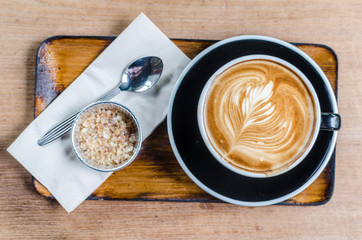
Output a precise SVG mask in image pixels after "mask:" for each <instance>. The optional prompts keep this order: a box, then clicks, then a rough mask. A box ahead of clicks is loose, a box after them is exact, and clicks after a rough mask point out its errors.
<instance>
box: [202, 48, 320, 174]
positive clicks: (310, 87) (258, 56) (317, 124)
mask: <svg viewBox="0 0 362 240" xmlns="http://www.w3.org/2000/svg"><path fill="white" fill-rule="evenodd" d="M258 59H260V60H269V61H273V62H276V63H279V64H281V65H283V66H285V67H286V68H288V69H290V70H291V71H292V72H294V73H295V74H297V76H299V77H300V78H301V79H302V80H303V82H304V83H305V86H306V88H307V89H308V91H309V92H310V93H311V95H312V98H313V103H314V109H315V117H316V120H315V121H314V124H315V127H314V129H313V136H312V138H311V140H310V141H309V143H308V146H307V148H306V149H305V151H304V152H303V153H302V154H301V155H300V156H299V157H298V158H297V159H296V160H294V161H293V163H292V164H291V165H289V166H288V167H287V168H286V169H284V170H282V171H279V172H277V173H275V174H273V173H272V174H270V175H269V174H265V173H255V172H249V171H246V170H243V169H240V168H237V167H235V166H233V165H231V164H230V163H228V162H227V161H226V160H225V159H224V158H223V157H222V156H220V154H218V153H217V151H216V150H215V149H214V147H213V146H212V143H211V142H210V139H209V137H208V136H207V133H206V130H205V124H204V117H205V116H204V107H205V104H204V103H205V100H206V96H207V93H208V90H209V87H210V86H211V84H212V83H213V81H214V79H215V78H216V77H217V76H218V75H219V74H221V73H222V72H224V71H225V70H226V69H227V68H229V67H231V66H233V65H235V64H238V63H241V62H246V61H250V60H258ZM197 111H198V114H197V122H198V126H199V130H200V133H201V137H202V139H203V141H204V143H205V145H206V147H207V148H208V150H209V151H210V153H211V154H212V155H213V156H214V158H215V159H216V160H217V161H219V162H220V163H221V164H222V165H223V166H224V167H226V168H228V169H230V170H231V171H233V172H235V173H237V174H240V175H244V176H247V177H254V178H268V177H274V176H278V175H281V174H284V173H286V172H288V171H289V170H291V169H293V168H294V167H296V166H297V165H298V164H299V163H301V162H302V161H303V160H304V158H305V157H306V156H307V155H308V154H309V152H310V150H311V149H312V148H313V146H314V144H315V141H316V139H317V137H318V133H319V130H320V124H321V123H320V122H321V109H320V104H319V100H318V95H317V93H316V91H315V89H314V87H313V85H312V83H311V82H310V81H309V79H308V78H307V77H306V76H305V75H304V73H302V72H301V71H300V70H299V69H298V68H297V67H295V66H294V65H292V64H291V63H289V62H287V61H285V60H283V59H281V58H278V57H274V56H271V55H265V54H252V55H246V56H243V57H239V58H236V59H233V60H232V61H230V62H228V63H226V64H224V65H223V66H222V67H220V68H219V69H218V70H217V71H216V72H215V73H214V74H213V75H212V76H211V77H210V78H209V79H208V80H207V82H206V84H205V85H204V87H203V89H202V92H201V95H200V98H199V102H198V107H197Z"/></svg>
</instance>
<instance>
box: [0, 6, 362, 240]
mask: <svg viewBox="0 0 362 240" xmlns="http://www.w3.org/2000/svg"><path fill="white" fill-rule="evenodd" d="M148 2H149V3H148ZM140 12H144V13H145V14H146V15H147V16H148V17H149V18H150V19H151V20H152V21H153V22H154V23H155V24H156V25H157V26H158V27H159V28H160V29H161V30H162V31H163V32H164V33H165V34H166V35H167V36H168V37H170V38H188V39H210V40H213V39H223V38H227V37H231V36H234V35H241V34H261V35H269V36H272V37H277V38H280V39H283V40H286V41H290V42H305V43H321V44H325V45H328V46H330V47H331V48H332V49H334V51H335V52H336V53H337V56H338V59H339V76H338V77H339V94H338V102H339V112H340V114H341V115H342V119H343V126H342V130H341V131H340V134H339V136H338V143H337V156H336V172H335V173H336V178H335V189H334V195H333V197H332V199H331V201H330V202H328V203H327V204H325V205H321V206H308V207H302V206H268V207H260V208H249V207H240V206H234V205H231V204H226V203H198V202H194V203H190V202H188V203H182V202H162V201H149V202H143V201H91V200H90V201H85V202H84V203H82V204H81V205H80V206H79V207H78V208H77V209H76V210H75V211H74V212H72V213H70V214H67V213H66V212H65V210H64V209H63V208H62V207H61V206H60V205H59V204H58V203H57V202H56V201H54V200H49V199H46V198H44V197H43V196H41V195H39V194H38V193H37V192H36V191H35V190H34V187H33V185H32V179H31V176H30V174H29V173H28V172H27V171H26V170H25V169H24V168H23V167H22V166H21V165H20V164H19V163H18V162H17V161H16V160H14V158H13V157H11V156H10V154H9V153H7V151H6V148H7V147H8V146H9V145H10V144H11V142H12V141H14V140H15V138H16V137H17V136H18V135H19V134H20V133H21V131H22V130H23V129H24V128H25V127H26V126H27V125H28V124H29V123H30V122H31V121H32V119H33V110H34V89H35V86H34V84H35V81H34V79H35V55H36V51H37V48H38V46H39V44H40V43H41V42H42V41H43V40H44V39H45V38H48V37H50V36H53V35H62V34H64V35H104V36H115V35H118V34H119V33H120V32H121V31H122V30H123V29H124V28H125V27H126V26H127V25H128V24H129V23H130V22H131V21H132V20H133V19H134V18H135V17H136V16H137V15H138V14H139V13H140ZM361 24H362V3H360V1H358V0H353V1H328V2H327V1H324V0H321V1H305V0H303V1H293V2H290V1H281V0H279V1H270V0H268V1H267V0H264V1H248V0H246V1H228V0H225V1H222V0H219V1H194V0H184V1H167V0H165V1H155V2H154V3H151V1H137V0H136V1H120V2H117V1H77V2H75V1H67V0H63V1H6V0H0V31H1V34H0V43H1V44H0V46H1V47H2V50H1V51H0V56H1V58H0V72H1V77H0V81H1V88H0V123H1V124H0V169H2V171H1V173H0V186H1V188H0V239H12V238H13V239H25V238H29V239H38V238H47V239H63V238H65V239H68V238H86V237H87V236H88V237H89V238H91V239H100V238H105V237H108V238H122V239H155V238H162V239H188V238H192V239H203V238H204V239H260V238H262V239H278V238H285V239H356V238H362V204H360V199H361V198H362V161H361V159H362V151H361V145H362V124H361V122H362V107H361V104H362V81H361V79H360V78H361V76H362V60H361V59H362V57H361V56H362V30H361Z"/></svg>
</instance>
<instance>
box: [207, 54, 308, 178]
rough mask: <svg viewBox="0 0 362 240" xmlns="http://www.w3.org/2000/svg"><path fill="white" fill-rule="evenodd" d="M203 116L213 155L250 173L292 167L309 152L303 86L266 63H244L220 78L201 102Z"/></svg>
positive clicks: (291, 75) (286, 71)
mask: <svg viewBox="0 0 362 240" xmlns="http://www.w3.org/2000/svg"><path fill="white" fill-rule="evenodd" d="M204 116H205V126H206V130H207V135H208V138H209V140H210V142H211V143H212V145H213V147H214V148H215V150H216V151H217V152H218V153H219V154H220V155H221V156H222V157H223V158H224V159H225V160H226V161H227V162H229V163H231V164H232V165H234V166H236V167H238V168H241V169H244V170H248V171H252V172H265V171H272V170H275V169H278V168H283V167H285V166H289V165H290V164H292V163H293V162H294V160H296V159H297V158H298V156H300V155H301V154H302V153H303V151H305V149H306V148H307V147H308V143H309V142H310V140H311V138H312V135H313V129H314V124H315V110H314V104H313V100H312V97H311V94H310V93H309V91H308V89H307V88H306V87H305V85H304V83H303V81H302V80H301V79H300V78H299V77H298V76H297V75H296V74H295V73H294V72H292V71H291V70H289V69H288V68H286V67H284V66H282V65H280V64H278V63H276V62H272V61H269V60H249V61H246V62H242V63H239V64H236V65H233V66H231V67H229V68H228V69H227V70H225V71H224V72H222V73H221V74H219V75H218V76H217V77H216V78H215V80H214V81H213V83H212V85H211V86H210V89H209V92H208V94H207V96H206V102H205V111H204Z"/></svg>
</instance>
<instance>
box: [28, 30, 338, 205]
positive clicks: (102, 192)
mask: <svg viewBox="0 0 362 240" xmlns="http://www.w3.org/2000/svg"><path fill="white" fill-rule="evenodd" d="M113 39H114V38H113V37H75V36H55V37H50V38H48V39H46V40H45V41H44V42H43V43H42V44H41V45H40V47H39V50H38V53H37V63H36V73H35V75H36V79H35V86H36V87H35V112H34V115H35V116H37V115H39V114H40V113H41V111H42V110H44V109H45V107H46V106H47V105H48V104H49V103H51V101H53V99H54V98H55V97H56V96H58V95H59V94H60V93H61V92H62V91H63V90H64V89H65V88H66V87H67V86H68V85H69V84H70V83H72V81H73V80H74V79H75V78H76V77H77V76H78V75H79V74H80V73H82V72H83V71H84V70H85V68H86V67H87V66H88V65H89V64H90V63H91V62H92V61H93V60H94V59H95V58H96V57H97V56H98V55H99V53H100V52H101V51H102V50H103V49H105V48H106V47H107V46H108V45H109V44H110V43H111V41H112V40H113ZM173 42H174V43H175V44H176V45H177V46H178V47H179V48H180V49H181V50H182V51H183V52H184V53H185V54H186V55H187V56H188V57H189V58H191V59H192V58H193V57H194V56H196V55H197V54H198V53H200V52H201V51H202V50H204V49H205V48H206V47H208V46H210V45H211V44H213V43H215V41H204V40H173ZM296 45H297V46H298V48H300V49H302V50H303V51H305V52H306V53H307V54H308V55H309V56H310V57H312V58H313V59H315V61H316V62H317V63H318V65H319V66H320V67H321V68H322V70H323V71H324V72H325V73H326V75H327V76H328V78H329V80H330V82H331V85H332V88H333V89H334V91H335V93H337V57H336V56H335V53H334V52H333V50H332V49H330V48H328V47H327V46H322V45H313V44H300V43H299V44H296ZM334 166H335V156H334V155H333V157H332V159H331V160H330V163H329V164H328V165H327V167H326V168H325V170H324V171H323V172H322V174H321V175H320V176H319V177H318V178H317V180H316V181H315V182H314V183H313V184H312V185H311V186H309V187H308V188H307V189H306V190H305V191H303V192H301V193H300V194H298V195H297V196H294V197H293V198H291V199H289V200H287V201H285V202H284V203H283V204H293V205H320V204H325V203H326V202H328V201H329V200H330V198H331V197H332V194H333V187H334V171H335V169H334ZM34 185H35V188H36V189H37V191H38V192H39V193H40V194H41V195H43V196H46V197H51V193H50V192H49V191H48V190H47V189H46V188H45V187H43V186H42V185H41V184H40V183H39V182H38V181H36V180H35V179H34ZM89 199H98V200H100V199H115V200H116V199H117V200H126V199H127V200H168V201H170V200H171V201H198V202H221V201H218V200H216V199H215V198H214V197H212V196H211V195H209V194H207V193H206V192H205V191H203V190H202V189H201V188H199V187H198V186H197V185H196V184H195V183H193V182H192V181H191V179H190V178H189V177H188V176H187V175H186V174H185V173H184V171H183V170H182V169H181V167H180V166H179V164H178V162H177V160H176V158H175V157H174V154H173V152H172V149H171V146H170V143H169V139H168V135H167V127H166V121H164V122H163V123H162V124H161V125H160V126H159V127H158V128H157V129H156V130H155V131H154V132H153V134H152V135H151V136H150V137H148V138H147V139H146V141H145V142H144V143H143V144H142V148H141V151H140V154H139V155H138V156H137V158H136V159H135V161H134V162H133V163H132V164H131V165H130V166H128V167H127V168H125V169H122V171H116V172H114V173H113V174H112V175H111V177H109V178H108V179H107V181H105V182H104V183H103V184H102V185H101V186H100V187H99V188H98V189H97V190H96V191H95V192H94V193H93V194H92V195H91V196H90V197H89Z"/></svg>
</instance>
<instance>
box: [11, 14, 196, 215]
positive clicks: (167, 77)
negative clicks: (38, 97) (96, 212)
mask: <svg viewBox="0 0 362 240" xmlns="http://www.w3.org/2000/svg"><path fill="white" fill-rule="evenodd" d="M143 56H158V57H160V58H161V59H162V61H163V63H164V70H163V73H162V76H161V78H160V79H159V81H158V82H157V84H156V85H155V86H154V87H153V88H151V89H150V90H148V91H146V92H142V93H132V92H121V93H120V94H119V95H118V96H116V97H114V98H113V99H112V101H115V102H118V103H121V104H123V105H125V106H126V107H128V108H129V109H130V110H131V111H132V112H133V113H134V114H135V115H136V117H137V118H138V120H139V122H140V125H141V127H142V130H143V136H144V139H145V138H146V137H147V136H149V135H150V134H151V133H152V131H153V130H154V129H155V128H156V127H157V125H158V124H159V123H161V122H162V120H163V119H164V118H165V116H166V113H167V108H168V102H169V97H170V95H171V91H172V89H173V87H174V85H175V83H176V80H177V78H178V76H179V75H180V74H181V72H182V70H183V69H184V68H185V67H186V65H187V64H188V63H189V61H190V59H189V58H188V57H186V55H185V54H184V53H183V52H182V51H181V50H180V49H179V48H178V47H177V46H176V45H174V44H173V43H172V42H171V41H170V40H169V39H168V38H167V37H166V36H165V35H164V34H163V33H162V32H161V31H160V30H159V29H158V28H157V27H156V26H155V25H154V24H153V23H152V22H151V21H150V20H149V19H148V18H147V17H146V16H145V15H144V14H140V15H139V16H138V17H137V18H136V19H135V20H134V21H133V22H132V23H131V24H130V25H129V26H128V27H127V28H126V29H125V30H124V31H123V32H122V33H121V34H120V35H119V36H118V37H117V38H116V39H115V40H114V41H113V42H112V43H111V44H110V45H109V46H108V47H107V48H106V49H105V50H104V51H103V52H102V53H101V55H99V56H98V57H97V59H95V60H94V61H93V62H92V64H91V65H89V66H88V68H87V69H86V70H85V71H84V72H83V73H82V74H81V75H80V76H79V77H78V78H77V79H76V80H75V81H74V82H73V83H72V84H71V85H70V86H69V87H68V88H67V89H66V90H65V91H64V92H63V93H62V94H61V95H59V96H58V97H57V98H56V99H55V100H54V101H53V102H52V103H51V104H50V105H49V106H48V107H47V108H46V109H45V110H44V111H43V113H41V114H40V115H39V116H38V117H37V118H36V119H35V120H34V121H33V122H32V123H31V124H30V125H29V126H28V127H27V128H26V129H25V130H24V131H23V132H22V133H21V135H20V136H19V137H18V138H17V139H16V140H15V141H14V142H13V143H12V144H11V146H10V147H9V148H8V151H9V153H10V154H12V155H13V156H14V157H15V158H16V159H17V160H18V161H19V162H20V163H21V164H22V165H23V166H24V167H25V168H26V169H27V170H28V171H29V172H30V173H31V174H32V175H33V176H34V177H35V178H36V179H37V180H38V181H39V182H40V183H41V184H43V185H44V186H45V187H46V188H47V189H48V190H49V191H50V192H51V193H52V195H53V196H54V197H55V198H56V199H57V200H58V202H59V203H60V204H61V205H62V206H63V207H64V208H65V209H66V210H67V211H68V212H71V211H72V210H74V209H75V208H76V207H77V206H78V205H79V204H80V203H81V202H82V201H84V200H85V199H86V198H87V197H88V196H89V195H90V194H91V193H92V192H93V191H94V190H95V189H97V188H98V187H99V186H100V185H101V184H102V183H103V182H104V181H105V180H106V179H107V178H108V177H109V176H110V175H111V173H105V172H99V171H96V170H93V169H90V168H88V167H87V166H85V165H84V164H83V163H81V162H80V161H79V160H78V159H77V158H76V156H75V155H74V153H73V151H72V148H71V141H70V134H69V133H67V134H66V135H64V136H63V137H62V138H60V139H57V140H55V141H53V142H51V143H49V144H48V145H45V146H42V147H41V146H38V144H37V140H38V139H39V138H40V137H41V136H42V135H43V134H44V133H45V132H47V131H48V130H49V128H51V127H53V126H54V125H55V124H56V123H58V122H59V121H61V120H63V119H64V118H65V117H67V116H69V115H70V114H72V113H74V112H75V111H77V110H79V109H80V108H82V107H84V106H86V105H88V104H90V103H92V102H93V101H94V100H96V99H97V98H99V97H101V96H102V95H103V94H105V93H107V92H108V91H110V90H111V89H113V88H114V87H116V86H117V85H118V84H119V83H120V81H121V75H122V72H123V71H124V69H125V68H126V66H127V65H128V64H129V63H130V62H131V61H133V60H135V59H137V58H139V57H143ZM121 171H122V170H121Z"/></svg>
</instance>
